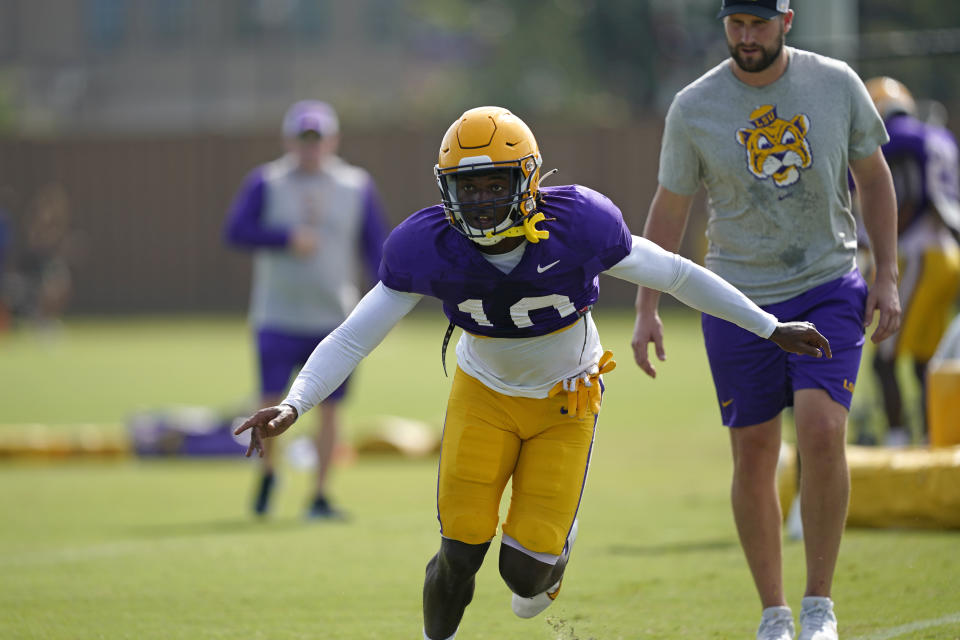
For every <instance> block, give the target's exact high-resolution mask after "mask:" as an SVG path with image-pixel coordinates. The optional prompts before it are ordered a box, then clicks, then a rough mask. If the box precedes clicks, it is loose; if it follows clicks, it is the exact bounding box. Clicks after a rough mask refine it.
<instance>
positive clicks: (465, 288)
mask: <svg viewBox="0 0 960 640" xmlns="http://www.w3.org/2000/svg"><path fill="white" fill-rule="evenodd" d="M541 194H542V196H543V201H542V203H541V206H540V209H539V210H540V211H541V212H542V213H543V214H544V215H545V216H546V220H545V221H543V222H540V223H539V224H538V225H537V228H538V229H545V230H547V231H549V232H550V237H549V238H548V239H546V240H541V241H540V242H537V243H530V244H528V245H527V247H526V250H525V251H524V254H523V258H522V259H521V260H520V263H519V264H518V265H517V266H516V267H514V269H513V270H512V271H511V272H510V273H506V274H505V273H503V272H501V271H500V270H499V269H497V268H496V267H494V266H493V265H492V264H490V263H489V262H488V261H487V260H486V259H485V258H484V257H483V255H482V254H481V253H480V251H479V250H478V249H477V246H476V245H475V244H474V243H473V242H472V241H470V240H469V239H467V238H465V237H464V236H462V235H460V234H459V233H457V232H456V231H455V230H454V229H453V228H452V227H451V226H450V223H449V222H448V221H447V218H446V216H445V214H444V211H443V208H442V207H441V206H440V205H436V206H433V207H429V208H427V209H422V210H420V211H418V212H417V213H415V214H413V215H412V216H410V217H409V218H407V219H406V220H405V221H403V222H402V223H401V224H400V225H398V226H397V228H396V229H394V230H393V232H392V233H391V234H390V237H389V238H387V242H386V243H385V244H384V251H383V262H382V263H381V265H380V279H381V280H382V281H383V284H385V285H386V286H388V287H390V288H391V289H396V290H398V291H406V292H410V293H419V294H423V295H428V296H433V297H435V298H439V299H440V300H441V301H442V302H443V310H444V313H446V314H447V317H448V318H449V319H450V322H452V323H453V324H455V325H457V326H458V327H461V328H462V329H464V330H465V331H469V332H470V333H472V334H475V335H482V336H488V337H495V338H528V337H532V336H540V335H544V334H547V333H551V332H553V331H557V330H558V329H562V328H563V327H566V326H567V325H569V324H571V323H573V322H575V321H576V319H577V318H578V317H579V315H580V314H581V313H582V312H583V311H584V310H586V309H587V308H589V307H590V305H592V304H593V303H595V302H596V301H597V296H598V294H599V292H600V287H599V278H598V275H599V274H600V273H601V272H602V271H605V270H607V269H609V268H610V267H612V266H613V265H615V264H616V263H618V262H619V261H620V260H622V259H623V258H624V257H626V255H627V254H628V253H630V247H631V244H632V238H631V235H630V230H629V229H627V227H626V225H625V224H624V222H623V216H622V215H621V213H620V209H618V208H617V206H616V205H615V204H613V202H611V201H610V200H609V199H608V198H607V197H606V196H604V195H602V194H600V193H598V192H596V191H593V190H592V189H589V188H587V187H583V186H580V185H565V186H559V187H546V188H544V189H542V190H541Z"/></svg>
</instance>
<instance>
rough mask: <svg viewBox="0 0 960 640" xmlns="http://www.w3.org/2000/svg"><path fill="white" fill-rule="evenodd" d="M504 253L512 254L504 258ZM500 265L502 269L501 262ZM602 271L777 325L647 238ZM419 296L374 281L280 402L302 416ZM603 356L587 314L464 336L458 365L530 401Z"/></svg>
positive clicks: (750, 326) (746, 321)
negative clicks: (510, 332) (498, 334)
mask: <svg viewBox="0 0 960 640" xmlns="http://www.w3.org/2000/svg"><path fill="white" fill-rule="evenodd" d="M523 246H524V245H521V247H518V250H519V249H522V248H523ZM514 253H515V252H514V251H511V252H509V253H506V254H500V255H498V256H489V255H488V254H485V255H486V256H487V258H488V259H490V258H495V260H491V262H493V263H494V264H496V262H497V261H501V262H502V263H508V261H509V260H512V259H513V258H514V257H516V262H519V260H520V258H521V257H522V255H523V251H522V250H520V251H519V253H518V254H517V256H514V255H513V254H514ZM504 256H508V257H507V258H506V259H503V260H500V259H501V258H504ZM516 262H514V264H513V266H511V267H509V269H508V270H507V272H509V270H512V269H513V267H514V266H516ZM498 268H500V269H501V270H503V267H502V266H500V265H498ZM604 273H606V274H608V275H611V276H614V277H615V278H620V279H621V280H626V281H628V282H632V283H634V284H637V285H641V286H644V287H649V288H651V289H657V290H659V291H663V292H665V293H669V294H671V295H673V296H674V297H675V298H677V300H679V301H680V302H683V303H684V304H686V305H688V306H691V307H693V308H695V309H697V310H699V311H703V312H705V313H708V314H710V315H713V316H716V317H718V318H722V319H724V320H728V321H730V322H733V323H735V324H737V325H739V326H741V327H743V328H744V329H746V330H748V331H750V332H752V333H755V334H757V335H758V336H760V337H762V338H768V337H769V336H770V334H771V333H773V330H774V329H775V328H776V325H777V318H776V317H775V316H773V315H771V314H769V313H767V312H765V311H763V310H762V309H760V308H759V307H758V306H756V305H755V304H754V303H753V302H751V301H750V300H749V299H748V298H747V297H746V296H745V295H743V294H742V293H740V292H739V291H738V290H737V289H735V288H734V287H733V286H732V285H730V284H728V283H727V282H726V281H724V280H723V279H721V278H720V277H719V276H717V275H715V274H714V273H712V272H710V271H708V270H706V269H704V268H703V267H700V266H699V265H696V264H694V263H693V262H691V261H690V260H687V259H686V258H683V257H681V256H679V255H677V254H675V253H671V252H669V251H666V250H664V249H662V248H661V247H659V246H658V245H656V244H654V243H652V242H650V241H649V240H647V239H645V238H640V237H637V236H634V237H633V246H632V248H631V251H630V253H629V254H628V255H627V256H626V257H625V258H624V259H623V260H621V261H620V262H619V263H617V264H616V265H614V266H613V267H611V268H610V269H609V270H607V271H605V272H604ZM422 297H423V296H422V295H420V294H417V293H405V292H401V291H396V290H394V289H390V288H389V287H386V286H385V285H384V284H383V283H382V282H380V283H377V285H376V286H375V287H374V288H373V289H372V290H370V292H369V293H367V295H366V296H364V297H363V299H362V300H361V301H360V303H359V304H358V305H357V306H356V308H355V309H354V310H353V312H352V313H351V314H350V316H349V317H348V318H347V319H346V320H344V322H343V324H341V325H340V326H339V327H337V328H336V329H335V330H334V331H333V332H331V333H330V335H329V336H327V337H326V338H325V339H324V340H323V341H322V342H321V343H320V344H319V345H317V348H316V349H314V351H313V354H311V356H310V358H309V359H308V360H307V363H306V364H305V365H304V367H303V369H302V370H301V371H300V374H299V375H298V376H297V378H296V380H294V382H293V386H292V387H291V388H290V392H289V394H288V395H287V397H286V398H285V399H284V401H283V402H284V403H285V404H290V405H292V406H293V407H295V408H296V409H297V414H298V415H301V416H302V415H303V414H304V413H306V412H307V411H308V410H310V409H311V408H312V407H314V406H316V405H317V404H318V403H320V402H321V401H323V399H324V398H326V397H327V396H328V395H330V393H332V392H333V391H334V390H335V389H336V388H337V387H338V386H340V384H341V383H342V382H343V381H344V380H345V379H346V378H347V376H348V375H349V374H350V372H351V371H353V369H354V368H355V367H356V366H357V364H358V363H359V362H360V361H361V360H362V359H363V358H364V357H366V356H367V355H368V354H369V353H370V352H371V351H373V349H374V348H376V346H377V345H378V344H380V342H381V341H383V339H384V338H385V337H386V335H387V333H389V332H390V330H391V329H392V328H393V327H394V326H396V324H397V323H398V322H400V320H401V319H402V318H403V317H404V316H405V315H407V313H409V312H410V310H412V309H413V308H414V307H415V306H416V304H417V303H418V302H419V301H420V298H422ZM601 354H602V347H601V346H600V337H599V335H598V333H597V329H596V326H595V325H594V323H593V319H592V318H591V316H590V314H586V315H585V316H583V317H582V318H580V319H579V320H577V321H576V322H575V323H573V324H572V325H571V326H570V327H567V328H565V329H563V330H560V331H555V332H553V333H549V334H547V335H544V336H536V337H533V338H486V337H479V336H473V335H471V334H469V333H467V332H464V333H463V334H462V336H461V337H460V340H459V342H458V343H457V364H458V365H459V366H460V368H462V369H463V370H464V372H466V373H467V374H469V375H471V376H473V377H475V378H477V379H478V380H480V381H481V382H483V383H484V384H485V385H487V386H488V387H490V388H491V389H493V390H495V391H498V392H500V393H504V394H506V395H513V396H521V397H528V398H545V397H546V396H547V393H548V392H549V390H550V388H551V387H553V385H554V384H556V383H557V382H558V381H559V380H562V379H565V378H569V377H573V376H575V375H577V374H578V373H580V372H582V371H584V370H585V369H587V368H589V367H590V366H592V365H594V364H596V362H597V360H598V359H599V357H600V355H601Z"/></svg>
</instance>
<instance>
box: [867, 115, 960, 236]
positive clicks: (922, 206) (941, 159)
mask: <svg viewBox="0 0 960 640" xmlns="http://www.w3.org/2000/svg"><path fill="white" fill-rule="evenodd" d="M886 126H887V132H888V133H889V134H890V141H889V142H888V143H887V144H885V145H883V155H884V158H885V159H886V161H887V164H889V165H890V172H891V173H892V174H893V183H894V187H895V188H896V192H897V204H898V209H899V212H898V213H899V220H898V223H899V231H900V233H903V232H904V231H905V230H906V229H908V228H909V227H910V226H912V224H913V222H914V221H916V220H918V219H919V218H921V217H922V216H923V215H924V214H925V213H927V210H928V208H929V207H930V204H931V202H940V201H949V202H957V201H958V200H960V173H958V162H960V154H958V151H957V141H956V139H955V138H954V137H953V134H952V133H950V131H948V130H947V129H944V128H943V127H938V126H934V125H931V124H927V123H925V122H922V121H920V120H918V119H916V118H914V117H912V116H909V115H905V114H902V115H897V116H894V117H892V118H890V119H889V120H887V122H886Z"/></svg>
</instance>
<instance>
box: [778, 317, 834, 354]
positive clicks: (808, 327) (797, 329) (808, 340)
mask: <svg viewBox="0 0 960 640" xmlns="http://www.w3.org/2000/svg"><path fill="white" fill-rule="evenodd" d="M769 339H770V340H771V341H772V342H774V343H776V345H777V346H778V347H780V348H781V349H783V350H784V351H789V352H790V353H799V354H800V355H804V356H813V357H814V358H820V357H822V356H824V355H826V356H827V357H828V358H832V357H833V353H831V352H830V342H829V341H828V340H827V339H826V338H824V337H823V336H822V335H821V334H820V332H819V331H817V328H816V327H815V326H813V323H812V322H779V323H777V328H776V329H774V330H773V333H771V334H770V338H769Z"/></svg>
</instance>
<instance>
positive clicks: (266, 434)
mask: <svg viewBox="0 0 960 640" xmlns="http://www.w3.org/2000/svg"><path fill="white" fill-rule="evenodd" d="M296 420H297V410H296V409H294V408H293V407H292V406H290V405H289V404H278V405H277V406H275V407H264V408H263V409H260V410H259V411H257V412H256V413H255V414H253V415H252V416H250V417H249V418H247V419H246V420H245V421H244V423H243V424H241V425H240V426H239V427H237V428H236V429H235V430H234V431H233V434H234V435H237V436H238V435H240V434H241V433H243V432H244V431H247V430H249V431H250V444H249V446H247V453H246V454H245V455H246V456H247V457H248V458H249V457H250V454H252V453H253V452H254V451H256V452H257V454H258V455H259V456H260V457H261V458H262V457H263V439H264V438H275V437H277V436H279V435H280V434H281V433H283V432H284V431H286V430H287V429H289V428H290V425H292V424H293V423H294V422H295V421H296Z"/></svg>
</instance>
